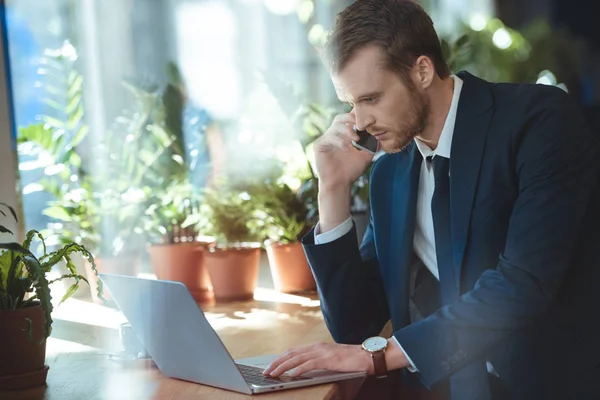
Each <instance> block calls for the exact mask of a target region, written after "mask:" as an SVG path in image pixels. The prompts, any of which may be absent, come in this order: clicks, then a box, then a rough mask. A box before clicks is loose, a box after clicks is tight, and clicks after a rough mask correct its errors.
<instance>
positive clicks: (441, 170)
mask: <svg viewBox="0 0 600 400" xmlns="http://www.w3.org/2000/svg"><path fill="white" fill-rule="evenodd" d="M427 159H428V161H430V162H431V163H432V164H433V177H434V179H435V181H436V182H437V181H439V180H440V179H449V178H450V160H449V159H448V158H446V157H442V156H437V155H436V156H434V157H431V156H429V157H427Z"/></svg>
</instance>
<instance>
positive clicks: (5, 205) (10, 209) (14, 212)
mask: <svg viewBox="0 0 600 400" xmlns="http://www.w3.org/2000/svg"><path fill="white" fill-rule="evenodd" d="M0 206H2V207H5V208H8V211H10V213H11V214H12V216H13V218H14V219H15V222H18V221H19V219H18V218H17V212H16V211H15V209H14V208H12V207H11V206H9V205H8V204H6V203H2V202H0ZM2 214H4V216H6V214H5V213H4V212H2Z"/></svg>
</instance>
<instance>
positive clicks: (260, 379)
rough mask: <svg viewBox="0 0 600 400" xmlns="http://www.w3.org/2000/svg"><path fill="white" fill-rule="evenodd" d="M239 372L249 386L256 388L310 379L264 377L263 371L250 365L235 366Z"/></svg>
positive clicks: (284, 376) (285, 376)
mask: <svg viewBox="0 0 600 400" xmlns="http://www.w3.org/2000/svg"><path fill="white" fill-rule="evenodd" d="M237 366H238V368H239V369H240V372H241V373H242V375H243V376H244V379H245V380H246V382H248V383H249V384H251V385H256V386H269V385H276V384H278V383H287V382H297V381H306V380H309V379H312V378H305V377H302V376H299V377H291V376H287V375H282V376H280V377H278V378H274V377H270V376H265V375H264V374H263V371H264V369H263V368H259V367H253V366H250V365H243V364H237Z"/></svg>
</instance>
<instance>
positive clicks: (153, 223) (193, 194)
mask: <svg viewBox="0 0 600 400" xmlns="http://www.w3.org/2000/svg"><path fill="white" fill-rule="evenodd" d="M201 202H202V197H201V195H200V193H198V192H197V191H196V190H195V189H194V188H193V187H192V184H191V183H189V182H177V181H175V182H172V183H171V184H169V185H167V186H166V187H165V188H164V190H160V191H159V192H158V193H156V194H155V195H153V196H151V197H150V201H149V204H150V206H149V207H148V209H146V215H147V217H148V218H146V220H145V221H146V223H145V230H146V232H147V233H148V234H149V235H150V236H151V238H152V240H153V242H155V243H161V242H163V243H176V242H182V241H188V242H189V241H193V240H195V239H196V237H197V236H198V229H200V227H204V226H205V222H204V221H201V217H202V214H201V210H200V204H201ZM190 215H192V216H194V217H193V218H195V219H196V224H195V226H190V225H187V224H186V221H188V218H189V216H190Z"/></svg>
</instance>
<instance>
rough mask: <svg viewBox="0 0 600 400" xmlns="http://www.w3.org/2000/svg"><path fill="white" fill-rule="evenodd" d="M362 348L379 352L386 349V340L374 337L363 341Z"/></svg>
mask: <svg viewBox="0 0 600 400" xmlns="http://www.w3.org/2000/svg"><path fill="white" fill-rule="evenodd" d="M363 347H364V348H365V349H366V350H368V351H381V350H383V349H385V348H386V347H387V340H386V339H385V338H382V337H379V336H375V337H372V338H369V339H367V340H365V342H364V343H363Z"/></svg>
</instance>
